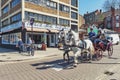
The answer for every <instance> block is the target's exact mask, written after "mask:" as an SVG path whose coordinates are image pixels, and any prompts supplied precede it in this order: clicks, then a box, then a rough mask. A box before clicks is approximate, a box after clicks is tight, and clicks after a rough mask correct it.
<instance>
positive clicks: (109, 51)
mask: <svg viewBox="0 0 120 80" xmlns="http://www.w3.org/2000/svg"><path fill="white" fill-rule="evenodd" d="M112 54H113V45H111V46H109V48H108V56H109V57H110V56H112Z"/></svg>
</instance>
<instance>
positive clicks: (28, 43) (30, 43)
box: [27, 37, 32, 55]
mask: <svg viewBox="0 0 120 80" xmlns="http://www.w3.org/2000/svg"><path fill="white" fill-rule="evenodd" d="M27 51H28V54H29V55H31V53H32V52H31V51H32V39H31V38H30V37H29V39H28V41H27Z"/></svg>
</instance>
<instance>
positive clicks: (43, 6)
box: [0, 0, 78, 46]
mask: <svg viewBox="0 0 120 80" xmlns="http://www.w3.org/2000/svg"><path fill="white" fill-rule="evenodd" d="M0 9H1V23H2V27H1V33H2V40H1V44H2V45H7V46H9V45H10V46H15V45H16V43H17V40H18V39H17V38H18V37H21V38H22V40H23V42H24V43H26V42H27V39H28V38H29V37H31V36H32V35H33V40H34V41H35V43H36V44H37V43H40V42H42V40H43V39H44V41H45V43H46V44H47V46H56V44H57V41H58V40H57V38H58V32H59V30H61V29H62V28H67V29H69V28H72V29H74V30H75V29H78V0H1V8H0ZM31 18H34V20H35V21H34V24H33V26H32V27H33V29H32V28H31V25H30V19H31Z"/></svg>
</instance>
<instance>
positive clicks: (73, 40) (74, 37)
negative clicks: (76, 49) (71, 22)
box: [67, 30, 79, 45]
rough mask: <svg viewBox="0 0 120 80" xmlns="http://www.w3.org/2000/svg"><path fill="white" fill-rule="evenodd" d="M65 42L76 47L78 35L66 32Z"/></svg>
mask: <svg viewBox="0 0 120 80" xmlns="http://www.w3.org/2000/svg"><path fill="white" fill-rule="evenodd" d="M67 41H68V42H69V43H71V45H77V42H78V41H79V38H78V33H76V32H74V31H73V30H70V31H68V35H67Z"/></svg>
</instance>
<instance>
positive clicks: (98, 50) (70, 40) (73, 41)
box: [59, 30, 113, 63]
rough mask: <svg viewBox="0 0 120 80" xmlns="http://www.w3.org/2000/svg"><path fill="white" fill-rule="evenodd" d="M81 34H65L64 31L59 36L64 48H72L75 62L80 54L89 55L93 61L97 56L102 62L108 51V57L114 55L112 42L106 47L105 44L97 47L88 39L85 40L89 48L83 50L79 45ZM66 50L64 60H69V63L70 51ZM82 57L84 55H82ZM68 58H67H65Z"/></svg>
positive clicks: (69, 32) (68, 32) (70, 31)
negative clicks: (104, 54) (104, 53)
mask: <svg viewBox="0 0 120 80" xmlns="http://www.w3.org/2000/svg"><path fill="white" fill-rule="evenodd" d="M78 36H79V33H78V32H74V31H72V30H69V31H67V32H65V31H64V30H63V31H61V32H60V34H59V42H61V43H63V47H64V46H66V45H67V46H68V48H71V49H70V50H71V51H73V53H74V62H75V63H77V61H76V59H77V57H78V54H79V55H80V54H81V51H82V54H84V53H85V54H86V53H87V54H89V58H90V59H92V57H93V56H94V55H96V58H97V60H100V59H101V58H102V56H103V52H105V51H108V56H109V57H110V56H112V54H113V45H112V42H108V44H107V46H104V45H103V43H99V44H98V45H97V46H93V43H92V41H91V40H89V39H86V40H84V41H85V42H86V43H87V46H86V48H85V49H81V47H79V45H78V43H79V41H80V39H79V38H78ZM68 48H67V49H64V48H63V50H64V54H63V59H65V60H67V62H69V51H70V50H69V49H68ZM81 56H82V55H81ZM65 57H66V58H65Z"/></svg>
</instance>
